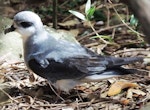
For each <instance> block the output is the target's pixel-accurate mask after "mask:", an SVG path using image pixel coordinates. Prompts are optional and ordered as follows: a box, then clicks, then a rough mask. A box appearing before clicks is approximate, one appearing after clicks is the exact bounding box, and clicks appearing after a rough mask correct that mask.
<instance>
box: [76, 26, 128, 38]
mask: <svg viewBox="0 0 150 110" xmlns="http://www.w3.org/2000/svg"><path fill="white" fill-rule="evenodd" d="M127 24H128V23H127ZM122 26H126V24H118V25H114V26H110V27H105V28H101V29H99V30H96V32H97V33H100V32H103V31H106V30H109V29H113V28H117V27H122ZM92 35H95V32H92V33H90V34H88V35H85V36H79V37H78V41H81V40H83V39H85V38H86V37H90V36H92Z"/></svg>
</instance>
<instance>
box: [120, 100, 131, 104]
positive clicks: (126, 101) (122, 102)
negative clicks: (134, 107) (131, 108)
mask: <svg viewBox="0 0 150 110" xmlns="http://www.w3.org/2000/svg"><path fill="white" fill-rule="evenodd" d="M120 103H121V104H123V105H128V104H129V103H130V100H128V99H122V100H121V102H120Z"/></svg>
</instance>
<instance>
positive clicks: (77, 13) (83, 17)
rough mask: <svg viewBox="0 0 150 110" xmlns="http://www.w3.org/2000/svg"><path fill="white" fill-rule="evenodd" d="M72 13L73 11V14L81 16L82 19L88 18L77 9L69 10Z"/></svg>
mask: <svg viewBox="0 0 150 110" xmlns="http://www.w3.org/2000/svg"><path fill="white" fill-rule="evenodd" d="M69 12H70V13H72V14H73V15H75V16H76V17H78V18H80V19H81V20H84V21H85V20H86V18H85V16H84V15H83V14H82V13H80V12H77V11H73V10H69Z"/></svg>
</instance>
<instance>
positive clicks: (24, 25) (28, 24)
mask: <svg viewBox="0 0 150 110" xmlns="http://www.w3.org/2000/svg"><path fill="white" fill-rule="evenodd" d="M20 25H21V26H22V27H24V28H27V27H30V26H31V25H32V23H30V22H21V23H20Z"/></svg>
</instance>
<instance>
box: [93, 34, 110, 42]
mask: <svg viewBox="0 0 150 110" xmlns="http://www.w3.org/2000/svg"><path fill="white" fill-rule="evenodd" d="M95 38H102V39H106V40H108V41H109V42H112V41H113V39H112V38H111V36H107V35H99V36H93V37H90V39H95Z"/></svg>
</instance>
